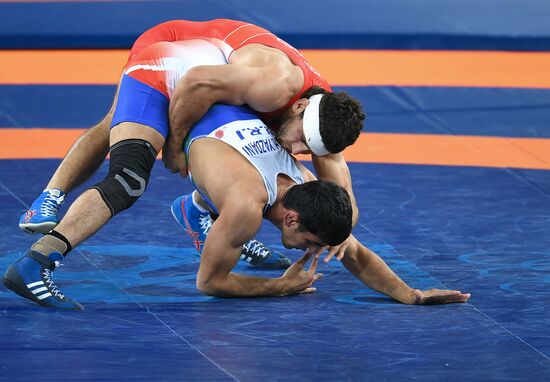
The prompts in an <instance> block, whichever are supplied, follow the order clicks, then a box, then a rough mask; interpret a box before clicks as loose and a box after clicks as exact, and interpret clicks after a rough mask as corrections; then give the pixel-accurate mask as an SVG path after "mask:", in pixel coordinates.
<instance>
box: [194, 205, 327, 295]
mask: <svg viewBox="0 0 550 382" xmlns="http://www.w3.org/2000/svg"><path fill="white" fill-rule="evenodd" d="M229 199H230V200H231V202H228V201H229ZM229 199H227V201H226V204H225V205H224V208H223V210H222V212H221V213H220V216H219V217H218V219H216V221H215V222H214V224H213V225H212V228H211V229H210V232H209V233H208V236H207V238H206V242H205V245H204V250H203V253H202V256H201V264H200V267H199V271H198V274H197V288H198V289H199V290H200V291H201V292H202V293H205V294H208V295H212V296H217V297H260V296H285V295H290V294H295V293H306V292H312V291H314V288H312V287H311V285H312V284H313V282H315V281H316V280H317V279H318V278H319V277H320V276H319V275H317V274H315V268H316V262H315V266H312V267H311V268H310V269H309V270H305V269H304V267H305V264H306V262H307V260H308V259H309V257H310V256H311V255H310V254H308V255H307V256H304V257H303V258H302V259H300V260H299V261H298V262H296V263H295V264H293V265H292V266H291V267H290V268H289V269H288V270H287V272H285V274H284V275H283V276H282V277H279V278H263V277H254V276H246V275H240V274H237V273H233V272H231V270H232V269H233V267H234V266H235V264H236V263H237V261H238V259H239V256H240V254H241V250H242V245H243V244H244V243H245V242H246V241H248V240H249V239H250V238H252V236H253V235H254V234H255V233H256V231H257V230H258V229H259V227H260V224H261V221H262V206H261V205H260V206H253V205H252V204H251V203H250V201H249V200H243V198H242V197H240V198H229ZM243 221H244V222H246V224H242V222H243Z"/></svg>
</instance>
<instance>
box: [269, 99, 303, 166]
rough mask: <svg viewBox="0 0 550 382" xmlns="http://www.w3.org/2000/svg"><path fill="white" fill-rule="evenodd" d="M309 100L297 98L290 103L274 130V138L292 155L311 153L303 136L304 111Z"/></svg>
mask: <svg viewBox="0 0 550 382" xmlns="http://www.w3.org/2000/svg"><path fill="white" fill-rule="evenodd" d="M308 104H309V101H308V100H307V99H305V98H303V99H299V100H298V101H296V102H295V103H294V105H292V108H291V109H290V110H289V112H288V114H287V115H286V117H285V119H284V121H283V122H282V123H281V127H280V128H279V130H277V131H276V132H275V138H276V139H277V141H278V142H279V144H280V145H281V146H283V148H284V149H285V150H286V151H288V152H289V153H291V154H292V155H298V154H311V151H310V150H309V147H308V146H307V145H306V143H305V142H306V139H305V138H304V120H303V119H302V113H303V112H304V110H305V108H306V106H307V105H308Z"/></svg>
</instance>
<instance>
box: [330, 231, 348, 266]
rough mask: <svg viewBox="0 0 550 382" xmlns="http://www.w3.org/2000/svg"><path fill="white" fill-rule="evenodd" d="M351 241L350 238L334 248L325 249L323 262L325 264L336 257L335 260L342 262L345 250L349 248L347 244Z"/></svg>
mask: <svg viewBox="0 0 550 382" xmlns="http://www.w3.org/2000/svg"><path fill="white" fill-rule="evenodd" d="M350 240H351V236H350V237H348V238H347V239H346V240H345V241H344V242H343V243H342V244H340V245H336V246H334V247H326V249H328V254H327V255H326V256H325V258H324V259H323V261H324V262H325V263H328V262H329V261H330V260H332V258H333V257H334V256H335V255H336V259H337V260H342V258H343V257H344V254H345V253H346V249H348V247H349V243H350Z"/></svg>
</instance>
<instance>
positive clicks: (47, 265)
mask: <svg viewBox="0 0 550 382" xmlns="http://www.w3.org/2000/svg"><path fill="white" fill-rule="evenodd" d="M27 256H28V257H30V258H31V259H34V260H36V261H38V262H39V263H40V264H42V265H43V266H44V267H45V268H48V269H49V270H50V271H53V270H54V269H55V261H52V260H50V259H49V258H48V257H46V256H44V255H42V254H41V253H39V252H36V251H29V252H27Z"/></svg>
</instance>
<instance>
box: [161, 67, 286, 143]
mask: <svg viewBox="0 0 550 382" xmlns="http://www.w3.org/2000/svg"><path fill="white" fill-rule="evenodd" d="M285 73H286V71H285V70H284V69H282V68H281V66H280V65H269V66H265V67H250V66H242V65H232V64H228V65H213V66H197V67H195V68H192V69H190V70H189V71H188V72H187V73H186V74H185V76H183V77H182V78H181V79H180V81H179V82H178V85H177V86H176V88H175V89H174V93H173V94H172V97H171V99H170V126H171V134H174V135H176V136H178V137H179V138H180V139H181V140H183V138H185V135H186V134H187V132H188V130H189V129H190V127H191V126H192V125H193V124H194V123H195V122H197V121H198V120H199V119H200V118H201V117H202V116H203V115H204V114H205V113H206V112H207V111H208V109H209V108H210V106H211V105H213V104H214V103H216V102H221V103H226V104H230V105H243V104H247V105H248V106H250V107H251V108H252V109H254V110H256V111H259V112H268V111H273V110H277V109H280V108H281V107H283V106H285V104H286V103H287V102H288V100H289V99H291V98H292V95H293V94H291V91H292V89H291V88H290V87H289V86H288V85H287V83H288V81H285V78H284V76H285Z"/></svg>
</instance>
